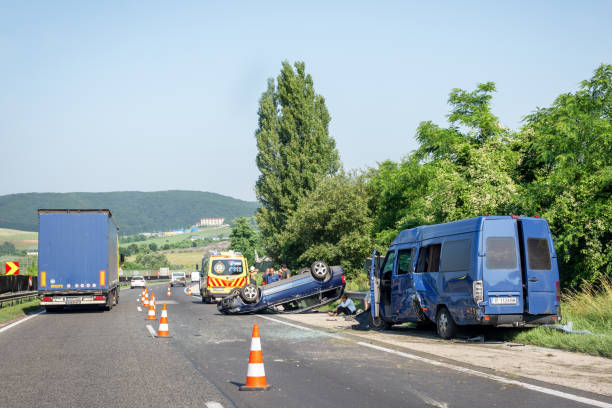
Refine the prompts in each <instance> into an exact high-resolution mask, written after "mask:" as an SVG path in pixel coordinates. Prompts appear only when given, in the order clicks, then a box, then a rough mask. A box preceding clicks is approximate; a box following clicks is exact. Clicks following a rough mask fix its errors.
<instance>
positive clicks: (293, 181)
mask: <svg viewBox="0 0 612 408" xmlns="http://www.w3.org/2000/svg"><path fill="white" fill-rule="evenodd" d="M258 115H259V121H258V128H257V131H256V132H255V138H256V140H257V150H258V153H257V159H256V161H257V167H258V168H259V171H260V172H261V174H260V176H259V178H258V180H257V182H256V184H255V193H256V195H257V199H258V200H259V201H260V202H261V204H262V205H261V207H260V208H259V210H258V212H257V214H256V215H255V219H256V221H257V224H258V226H259V228H260V229H261V232H262V235H263V239H264V244H265V246H266V249H267V252H268V254H269V255H271V256H273V257H278V255H279V254H280V248H281V246H282V242H281V240H282V238H281V233H282V231H283V229H284V228H285V224H286V222H287V219H288V218H289V216H290V215H291V214H292V213H293V212H294V211H295V210H296V208H297V204H298V200H299V199H300V198H301V197H304V196H306V195H307V194H308V193H309V192H311V191H313V190H314V189H315V188H316V187H317V185H318V183H319V182H320V180H321V179H322V178H323V177H325V176H329V175H333V174H335V173H336V172H337V171H338V169H339V168H340V159H339V156H338V151H337V150H336V143H335V141H334V139H333V138H331V137H330V136H329V129H328V128H329V121H330V119H331V118H330V116H329V112H328V111H327V107H326V106H325V98H323V96H321V95H318V94H316V93H315V90H314V84H313V81H312V77H311V76H310V75H309V74H306V70H305V64H304V63H303V62H296V63H295V64H294V66H293V67H292V66H291V65H290V64H289V62H287V61H283V63H282V69H281V72H280V74H279V75H278V77H277V79H276V83H275V81H274V79H269V80H268V88H267V89H266V91H265V92H264V93H263V94H262V96H261V98H260V100H259V111H258Z"/></svg>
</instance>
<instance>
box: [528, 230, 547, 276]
mask: <svg viewBox="0 0 612 408" xmlns="http://www.w3.org/2000/svg"><path fill="white" fill-rule="evenodd" d="M527 252H528V254H529V256H528V259H529V269H532V270H540V271H549V270H551V269H552V267H551V263H550V250H549V249H548V240H547V239H546V238H527Z"/></svg>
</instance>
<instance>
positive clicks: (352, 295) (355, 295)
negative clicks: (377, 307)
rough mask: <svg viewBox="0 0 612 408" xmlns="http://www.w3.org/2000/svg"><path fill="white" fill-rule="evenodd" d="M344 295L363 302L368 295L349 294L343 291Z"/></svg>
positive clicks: (365, 293) (359, 293)
mask: <svg viewBox="0 0 612 408" xmlns="http://www.w3.org/2000/svg"><path fill="white" fill-rule="evenodd" d="M344 293H345V294H346V295H347V296H348V297H350V298H353V299H360V300H363V299H365V298H366V296H367V295H368V292H349V291H344Z"/></svg>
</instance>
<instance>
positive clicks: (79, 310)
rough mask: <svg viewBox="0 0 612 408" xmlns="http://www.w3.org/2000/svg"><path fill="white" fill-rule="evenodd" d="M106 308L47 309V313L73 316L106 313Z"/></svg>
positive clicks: (72, 307) (73, 307) (69, 307)
mask: <svg viewBox="0 0 612 408" xmlns="http://www.w3.org/2000/svg"><path fill="white" fill-rule="evenodd" d="M104 312H105V310H104V308H101V307H100V306H79V307H77V306H67V307H66V306H64V307H63V308H59V309H47V313H49V314H56V313H57V314H59V313H71V314H79V313H104Z"/></svg>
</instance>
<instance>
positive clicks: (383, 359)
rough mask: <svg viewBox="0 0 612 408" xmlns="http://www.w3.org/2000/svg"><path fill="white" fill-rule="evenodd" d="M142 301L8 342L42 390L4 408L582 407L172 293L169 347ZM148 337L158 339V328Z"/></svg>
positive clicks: (129, 296)
mask: <svg viewBox="0 0 612 408" xmlns="http://www.w3.org/2000/svg"><path fill="white" fill-rule="evenodd" d="M152 288H154V290H155V292H156V297H157V298H158V300H161V301H164V300H166V299H167V298H166V296H165V290H166V288H165V287H163V286H157V287H155V286H154V287H152ZM136 293H137V291H136V290H132V291H131V290H123V291H122V292H121V304H120V305H119V306H118V307H117V308H115V309H113V311H111V312H110V313H109V312H105V313H100V312H91V311H90V312H64V313H57V314H45V315H41V316H38V317H35V318H33V319H30V320H29V321H27V322H25V323H23V324H22V325H20V326H17V327H15V328H12V329H11V330H10V331H7V332H4V333H1V334H0V357H1V358H2V360H1V361H2V362H3V364H2V373H3V377H4V378H11V382H12V383H14V381H13V380H14V379H17V380H18V382H19V383H32V384H36V386H35V387H34V388H35V389H36V391H35V392H29V393H27V395H24V396H21V395H15V393H12V392H9V391H8V390H7V389H6V388H1V389H2V391H0V406H4V402H5V401H6V402H8V404H7V405H6V406H11V407H19V406H58V405H60V404H61V405H64V406H108V401H116V402H117V403H118V405H119V406H128V405H129V406H145V405H147V406H149V405H150V404H153V405H154V406H177V407H179V406H196V405H198V406H206V405H205V403H206V402H210V401H214V402H218V403H220V404H221V405H222V406H224V407H231V406H237V407H337V406H351V407H373V406H387V407H421V406H429V407H430V406H438V407H444V406H449V407H454V406H456V407H491V406H495V407H517V406H530V407H534V406H538V407H574V406H581V404H579V403H578V402H577V401H575V400H568V399H563V398H559V397H557V396H552V395H547V394H543V393H540V392H537V391H533V390H528V389H524V388H521V387H517V386H511V385H508V384H503V383H500V382H497V381H492V380H490V379H486V378H482V377H478V376H474V375H469V374H466V373H461V372H457V371H455V370H449V369H447V368H445V367H436V366H432V365H431V364H427V363H424V362H422V361H414V360H412V359H409V358H405V357H402V356H401V355H396V354H391V353H386V352H383V351H380V350H373V349H371V348H366V347H363V346H361V345H359V344H357V343H356V342H355V341H352V340H350V339H345V338H338V337H334V336H329V335H327V334H325V333H323V332H321V331H318V330H305V329H302V328H299V327H296V326H287V325H285V324H283V319H282V316H278V315H267V316H265V317H261V316H257V315H250V316H223V315H220V314H218V313H217V310H216V306H215V305H205V304H202V303H201V302H200V299H199V298H198V297H188V296H186V295H185V294H184V293H182V288H174V289H173V296H172V297H171V298H170V301H169V304H168V315H169V326H170V334H171V335H172V338H171V339H156V338H153V337H151V335H150V333H149V331H148V330H147V327H146V326H147V321H145V320H144V317H145V311H144V310H143V311H142V312H139V311H138V310H137V307H136V302H135V299H136ZM158 316H159V312H158ZM270 317H271V318H272V319H273V320H271V319H270ZM254 323H257V324H258V325H259V327H260V333H261V341H262V349H263V356H264V362H265V369H266V374H267V379H268V383H270V384H271V385H272V390H271V391H267V392H241V391H239V390H238V387H239V386H240V385H241V384H243V383H244V382H245V379H246V371H247V364H248V355H249V347H250V340H251V338H250V336H251V330H252V325H253V324H254ZM152 326H153V327H154V329H155V330H157V322H153V323H152ZM8 350H11V351H10V352H9V351H8ZM5 361H6V364H5ZM5 366H6V368H5ZM47 379H50V380H51V381H47ZM544 386H547V387H549V386H548V385H546V384H544ZM557 389H560V388H559V387H557ZM561 390H562V391H566V392H567V391H568V390H567V389H565V390H564V389H561ZM569 391H570V392H572V393H575V391H573V390H569ZM22 395H23V394H22ZM580 395H582V396H586V397H589V398H595V399H599V400H602V401H604V399H603V397H600V396H593V395H587V394H584V393H581V394H580ZM103 401H104V402H105V403H103ZM582 406H588V405H582Z"/></svg>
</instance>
